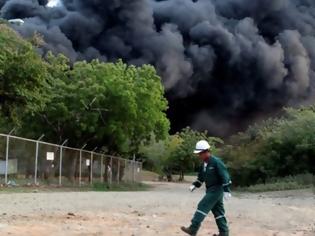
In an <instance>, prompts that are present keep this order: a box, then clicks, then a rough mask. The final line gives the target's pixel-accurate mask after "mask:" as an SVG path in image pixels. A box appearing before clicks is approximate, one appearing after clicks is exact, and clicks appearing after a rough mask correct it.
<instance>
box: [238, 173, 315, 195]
mask: <svg viewBox="0 0 315 236" xmlns="http://www.w3.org/2000/svg"><path fill="white" fill-rule="evenodd" d="M314 181H315V175H312V174H300V175H296V176H287V177H284V178H271V179H269V180H267V181H266V183H265V184H256V185H251V186H249V187H245V188H238V190H239V191H249V192H267V191H282V190H291V189H305V188H310V187H312V184H313V182H314Z"/></svg>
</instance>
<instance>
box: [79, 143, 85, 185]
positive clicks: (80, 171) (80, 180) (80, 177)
mask: <svg viewBox="0 0 315 236" xmlns="http://www.w3.org/2000/svg"><path fill="white" fill-rule="evenodd" d="M86 145H87V144H84V145H83V146H82V147H81V149H80V163H79V168H80V169H79V186H80V187H81V185H82V150H83V149H84V148H85V147H86Z"/></svg>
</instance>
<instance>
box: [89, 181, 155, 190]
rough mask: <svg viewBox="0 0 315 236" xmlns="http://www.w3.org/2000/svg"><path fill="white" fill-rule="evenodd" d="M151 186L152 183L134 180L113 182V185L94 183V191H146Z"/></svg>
mask: <svg viewBox="0 0 315 236" xmlns="http://www.w3.org/2000/svg"><path fill="white" fill-rule="evenodd" d="M150 188H151V186H150V185H148V184H144V183H132V182H130V183H129V182H123V183H119V184H117V183H113V184H112V185H108V184H104V183H94V184H93V187H92V191H98V192H128V191H131V192H135V191H146V190H149V189H150Z"/></svg>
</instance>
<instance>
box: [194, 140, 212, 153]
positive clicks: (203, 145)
mask: <svg viewBox="0 0 315 236" xmlns="http://www.w3.org/2000/svg"><path fill="white" fill-rule="evenodd" d="M209 149H210V145H209V143H208V142H207V141H206V140H200V141H199V142H197V144H196V148H195V150H194V153H195V154H198V153H200V152H203V151H206V150H209Z"/></svg>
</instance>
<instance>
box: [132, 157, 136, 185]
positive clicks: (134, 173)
mask: <svg viewBox="0 0 315 236" xmlns="http://www.w3.org/2000/svg"><path fill="white" fill-rule="evenodd" d="M135 164H136V155H135V154H133V160H132V182H135V181H136V171H135V168H136V165H135Z"/></svg>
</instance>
